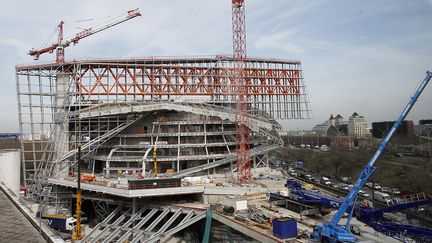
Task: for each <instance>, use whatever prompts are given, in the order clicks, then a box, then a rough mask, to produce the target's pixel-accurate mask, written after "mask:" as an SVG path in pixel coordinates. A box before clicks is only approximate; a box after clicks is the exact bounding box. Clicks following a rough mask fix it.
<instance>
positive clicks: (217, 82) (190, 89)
mask: <svg viewBox="0 0 432 243" xmlns="http://www.w3.org/2000/svg"><path fill="white" fill-rule="evenodd" d="M244 67H245V69H244V78H245V80H246V82H247V84H248V85H247V87H246V88H247V89H248V92H249V96H248V99H247V108H248V116H253V117H252V118H250V119H249V120H248V121H249V122H250V121H253V123H251V124H249V126H251V127H253V126H255V128H254V129H255V131H257V132H258V131H259V132H264V131H265V129H263V128H260V127H259V126H258V125H256V124H262V126H264V127H266V126H267V125H266V124H267V123H266V121H269V120H270V121H272V120H274V119H305V118H309V117H310V108H309V100H308V96H307V89H306V86H305V84H304V80H303V76H302V70H301V64H300V62H299V61H290V60H278V59H269V58H245V59H244ZM234 72H235V62H234V59H233V57H230V56H205V57H150V58H136V59H110V60H79V61H71V62H65V63H61V64H59V63H47V64H37V65H21V66H17V67H16V81H17V98H18V111H19V122H20V131H21V134H22V140H21V141H22V144H21V148H22V168H23V178H24V182H25V184H26V185H28V184H32V182H34V181H35V180H36V181H38V180H40V179H41V178H38V176H36V175H37V174H38V173H36V172H40V171H43V170H45V169H46V168H50V169H49V173H48V174H50V173H51V172H52V171H53V170H54V171H56V170H57V171H58V170H59V169H60V168H58V166H57V165H58V164H56V163H53V162H56V161H57V162H59V161H64V162H67V163H66V165H69V166H70V165H71V164H72V161H74V160H75V158H74V156H75V151H76V147H75V146H76V144H82V145H83V153H84V156H85V155H86V154H91V153H93V152H94V151H96V150H97V149H98V148H100V146H102V145H103V144H104V143H106V142H107V141H109V140H110V138H112V137H113V136H115V135H117V134H118V133H121V132H122V131H123V130H124V129H127V127H128V126H129V125H130V124H133V123H134V122H135V121H137V120H139V119H140V116H141V115H142V114H143V113H140V112H137V109H138V108H139V109H143V110H142V111H141V112H144V111H145V109H144V108H143V107H144V105H146V104H148V105H152V104H161V105H169V107H171V108H164V109H183V110H184V111H185V112H188V111H194V112H198V113H199V114H204V115H205V114H207V115H216V116H218V115H219V116H220V117H223V119H227V118H228V119H231V118H230V114H236V113H237V110H236V109H237V107H236V104H237V97H238V96H237V95H236V94H233V92H232V90H231V87H232V83H233V82H234V78H233V77H234ZM193 104H195V105H193ZM104 105H108V106H112V105H115V106H117V108H116V110H117V113H115V114H114V113H112V112H110V110H111V111H113V110H112V109H111V108H109V107H107V108H104V109H102V108H101V107H103V106H104ZM137 105H139V106H137ZM126 107H129V109H130V111H129V112H121V111H122V110H124V109H126ZM167 107H168V106H167ZM218 107H219V108H218ZM89 111H91V114H90V113H89ZM149 111H151V109H150V110H149ZM230 111H231V112H230ZM89 114H90V115H89ZM251 119H252V120H251ZM269 124H273V123H271V122H270V123H269ZM274 124H277V123H276V122H274ZM266 129H270V128H266ZM270 130H271V129H270ZM269 136H273V135H269ZM56 166H57V167H56ZM48 174H47V175H42V178H43V177H46V176H49V175H48Z"/></svg>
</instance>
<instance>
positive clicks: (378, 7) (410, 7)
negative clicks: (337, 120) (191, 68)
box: [0, 0, 432, 131]
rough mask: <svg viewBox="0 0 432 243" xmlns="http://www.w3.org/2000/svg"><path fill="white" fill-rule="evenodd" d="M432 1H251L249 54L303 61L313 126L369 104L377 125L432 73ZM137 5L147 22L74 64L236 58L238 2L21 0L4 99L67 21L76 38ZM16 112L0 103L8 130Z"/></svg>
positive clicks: (126, 28) (1, 44)
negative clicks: (234, 10)
mask: <svg viewBox="0 0 432 243" xmlns="http://www.w3.org/2000/svg"><path fill="white" fill-rule="evenodd" d="M426 3H429V4H432V0H428V1H426V2H420V1H418V2H417V1H416V2H411V1H390V0H383V1H361V2H359V1H354V0H351V1H346V2H344V3H341V2H340V1H335V0H325V1H307V0H295V1H294V0H286V1H259V0H250V1H248V2H247V5H246V11H247V12H246V21H247V23H246V24H247V39H248V55H249V56H266V57H276V58H284V59H298V60H301V61H302V63H303V68H304V75H305V77H306V78H305V81H306V84H307V85H308V89H309V91H310V99H311V102H312V107H313V108H314V120H312V121H310V124H313V123H319V122H322V120H323V119H326V118H328V117H327V116H328V115H329V114H330V113H342V115H344V116H347V115H349V114H350V113H352V112H353V111H354V110H358V109H359V107H361V106H362V104H363V103H364V100H365V99H367V100H369V102H368V104H369V105H368V106H369V108H368V109H366V110H365V115H366V117H367V118H368V119H369V120H384V119H391V118H392V117H393V115H394V114H395V113H397V112H398V111H399V109H400V107H402V105H403V102H405V99H404V97H408V95H409V93H410V92H411V90H412V89H413V86H415V84H416V82H417V81H418V79H419V78H420V77H421V75H422V74H423V72H424V70H425V69H430V68H432V67H431V64H430V63H431V59H430V57H431V56H432V47H431V46H430V43H431V42H432V30H431V29H430V24H429V23H431V22H432V16H431V15H430V12H429V11H428V8H425V4H426ZM83 6H85V7H83ZM136 7H139V8H140V10H141V12H142V14H143V15H142V16H141V17H139V18H136V19H133V20H131V21H128V22H127V23H123V24H120V25H118V26H115V27H113V28H110V29H109V30H106V31H104V32H101V33H98V34H95V35H93V36H91V37H89V38H87V39H85V40H82V41H81V42H80V43H79V44H78V45H77V46H74V47H73V46H71V47H69V48H68V49H67V50H66V58H76V59H78V58H85V57H139V56H160V55H168V56H173V55H214V54H220V53H231V52H232V36H231V6H230V2H229V1H214V0H182V1H179V0H166V1H139V2H137V1H132V0H125V1H75V2H73V3H71V2H61V3H59V2H58V1H55V0H47V1H34V0H27V1H12V2H8V4H4V6H3V7H2V8H1V9H0V21H1V22H2V23H3V24H2V25H0V31H1V33H3V34H2V35H1V36H0V54H1V56H2V58H1V59H0V64H1V65H0V78H1V80H2V85H3V86H2V90H0V93H2V94H6V95H3V97H2V98H1V99H0V102H2V103H7V104H16V97H15V74H14V65H16V64H20V63H23V62H25V63H28V62H32V59H31V57H29V56H27V55H26V53H27V51H28V50H29V49H30V48H32V47H35V46H37V45H38V44H39V43H41V42H43V41H44V40H45V39H46V38H47V36H48V35H49V34H50V33H52V31H53V30H54V28H55V27H56V25H57V24H58V23H59V22H60V20H62V19H64V20H66V21H67V23H66V26H65V28H66V36H67V37H69V36H71V35H73V34H74V33H75V32H76V31H78V30H77V29H76V28H75V27H74V26H75V25H77V23H76V22H74V20H78V19H86V18H97V17H100V16H106V15H113V14H118V13H120V12H124V11H126V10H128V9H132V8H136ZM48 10H49V11H48ZM17 13H19V14H17ZM79 25H80V26H82V27H87V26H92V23H91V22H81V23H80V24H79ZM52 60H54V55H53V54H51V55H45V56H42V57H41V61H52ZM428 89H429V92H425V93H424V94H425V95H424V96H425V97H422V99H421V101H420V102H419V103H418V104H417V105H416V107H415V109H413V112H412V115H413V116H412V117H413V118H414V119H418V118H425V117H427V116H429V117H432V114H431V112H432V111H431V110H430V109H429V107H428V105H427V104H430V103H432V98H431V96H428V95H427V94H430V93H431V92H430V87H429V88H428ZM395 97H397V98H396V99H395ZM11 107H12V106H7V107H6V106H3V107H0V114H2V117H3V116H4V114H8V116H6V117H5V118H4V119H3V121H2V127H1V128H0V130H4V131H6V130H7V131H16V130H17V129H18V124H17V123H16V119H17V111H16V109H15V108H14V107H12V108H11ZM378 107H382V109H381V110H378V109H377V108H378ZM377 110H378V111H377ZM284 123H285V124H287V126H289V124H291V123H292V124H295V123H296V122H295V121H287V122H284ZM3 124H6V125H3ZM298 124H300V125H299V126H300V127H301V124H306V125H307V124H309V122H306V123H303V122H300V123H298ZM306 125H305V127H304V128H308V127H309V128H310V126H309V125H307V126H306Z"/></svg>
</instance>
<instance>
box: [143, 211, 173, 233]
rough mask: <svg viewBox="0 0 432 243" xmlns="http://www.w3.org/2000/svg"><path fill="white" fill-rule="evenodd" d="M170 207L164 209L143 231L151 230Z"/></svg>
mask: <svg viewBox="0 0 432 243" xmlns="http://www.w3.org/2000/svg"><path fill="white" fill-rule="evenodd" d="M170 211H171V210H170V209H165V210H164V211H163V212H162V213H161V214H160V215H159V216H158V217H157V218H156V219H155V220H154V221H153V222H152V223H151V224H150V225H149V226H148V227H147V228H146V229H145V231H152V230H153V229H154V227H156V225H158V224H159V223H160V221H161V220H162V219H163V218H165V216H166V215H167V214H168V213H169V212H170Z"/></svg>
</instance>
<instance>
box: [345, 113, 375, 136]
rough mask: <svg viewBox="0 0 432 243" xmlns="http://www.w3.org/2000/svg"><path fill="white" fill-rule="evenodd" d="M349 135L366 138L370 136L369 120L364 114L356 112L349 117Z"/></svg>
mask: <svg viewBox="0 0 432 243" xmlns="http://www.w3.org/2000/svg"><path fill="white" fill-rule="evenodd" d="M348 135H349V136H354V137H357V138H364V137H369V136H370V130H369V128H368V124H367V121H366V120H365V118H364V117H363V116H360V115H359V114H357V112H354V113H353V114H352V115H351V116H350V117H349V119H348Z"/></svg>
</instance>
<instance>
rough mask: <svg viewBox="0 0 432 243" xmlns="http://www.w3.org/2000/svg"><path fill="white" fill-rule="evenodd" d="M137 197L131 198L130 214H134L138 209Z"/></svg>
mask: <svg viewBox="0 0 432 243" xmlns="http://www.w3.org/2000/svg"><path fill="white" fill-rule="evenodd" d="M137 209H138V205H137V198H136V197H134V198H132V214H135V213H136V212H137V211H138V210H137Z"/></svg>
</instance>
